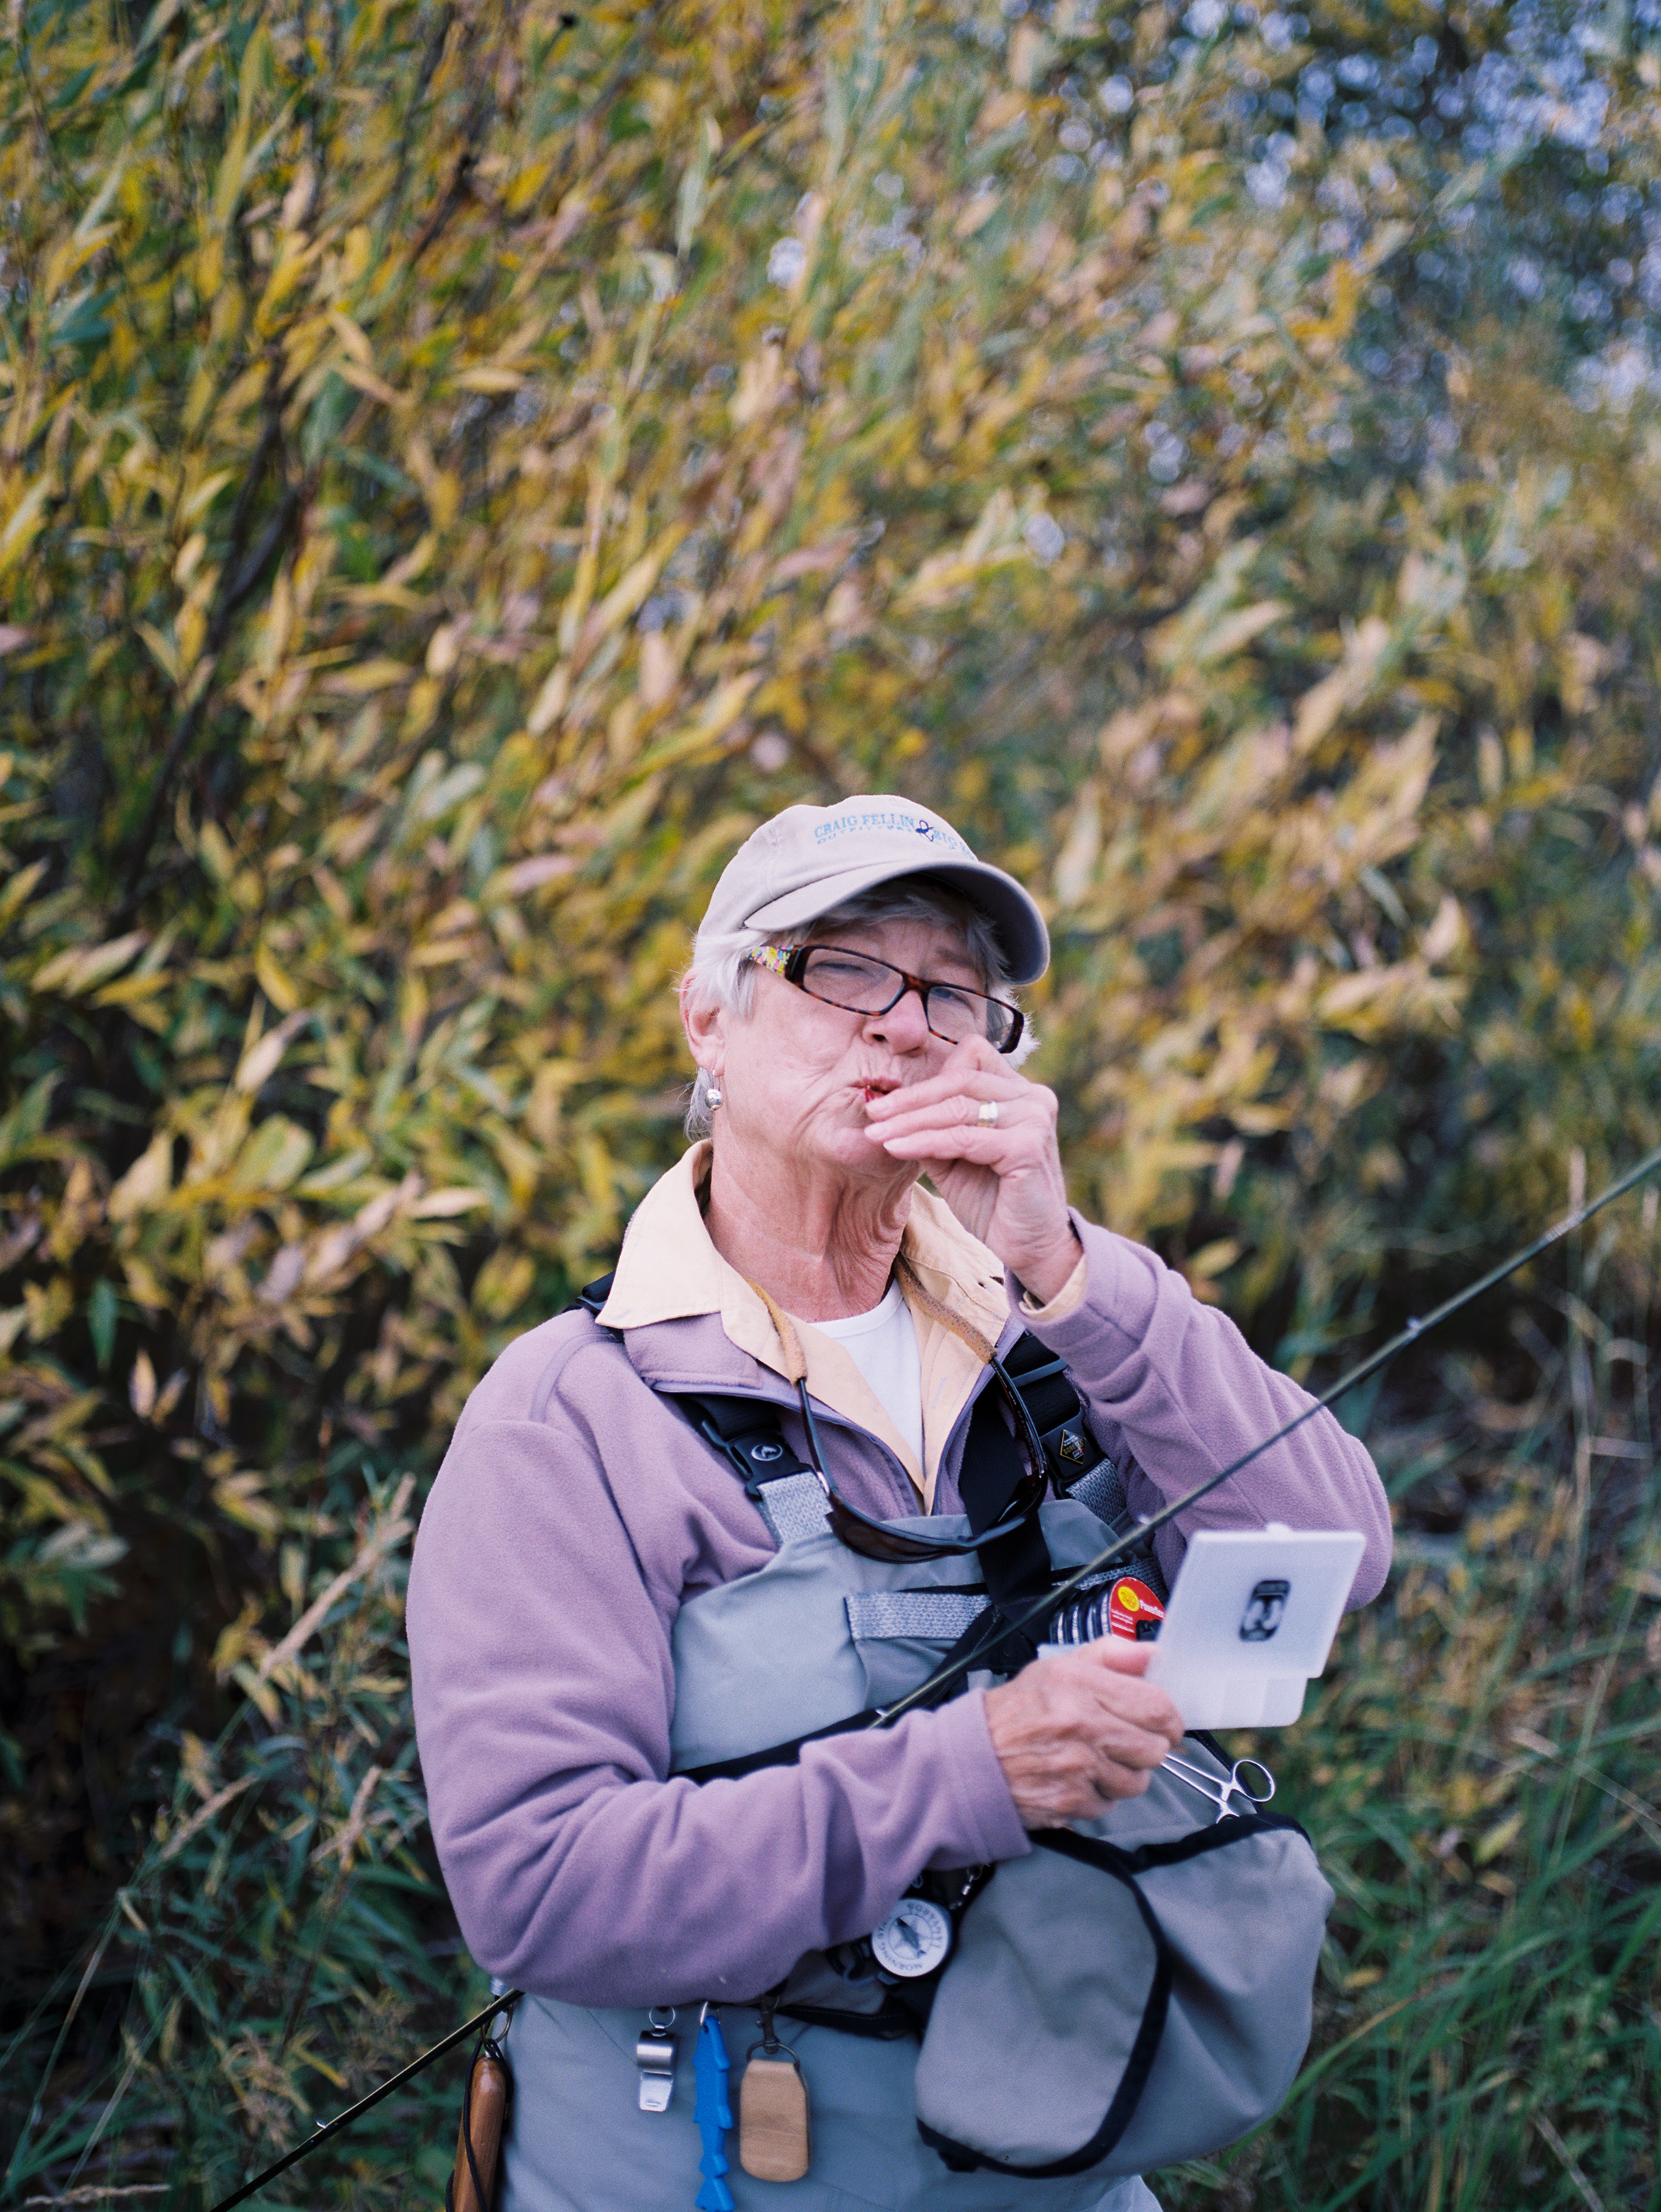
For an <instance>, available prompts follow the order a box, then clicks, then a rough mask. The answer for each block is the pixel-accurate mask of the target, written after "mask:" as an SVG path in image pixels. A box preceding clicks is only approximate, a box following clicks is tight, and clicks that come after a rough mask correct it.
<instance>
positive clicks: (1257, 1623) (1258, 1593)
mask: <svg viewBox="0 0 1661 2212" xmlns="http://www.w3.org/2000/svg"><path fill="white" fill-rule="evenodd" d="M1291 1595H1292V1584H1291V1583H1288V1582H1262V1583H1257V1584H1256V1587H1255V1588H1254V1589H1253V1590H1252V1593H1251V1595H1250V1598H1249V1599H1248V1600H1247V1601H1246V1609H1245V1614H1244V1619H1243V1620H1241V1622H1240V1641H1241V1643H1242V1644H1267V1643H1268V1641H1269V1638H1270V1637H1271V1636H1273V1635H1274V1633H1275V1630H1276V1629H1277V1628H1279V1626H1280V1625H1281V1620H1283V1619H1284V1617H1285V1614H1286V1609H1287V1598H1288V1597H1290V1596H1291Z"/></svg>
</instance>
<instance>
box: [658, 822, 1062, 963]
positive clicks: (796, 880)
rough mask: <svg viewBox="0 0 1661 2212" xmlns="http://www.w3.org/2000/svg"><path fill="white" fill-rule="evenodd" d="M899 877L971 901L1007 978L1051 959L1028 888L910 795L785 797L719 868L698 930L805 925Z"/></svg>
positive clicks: (711, 931) (717, 932)
mask: <svg viewBox="0 0 1661 2212" xmlns="http://www.w3.org/2000/svg"><path fill="white" fill-rule="evenodd" d="M897 876H932V877H934V878H936V879H937V880H938V881H940V882H941V883H944V884H950V885H951V887H952V890H955V891H958V892H959V893H960V894H961V895H962V896H964V898H966V899H967V900H969V902H970V904H971V905H973V906H977V907H978V908H980V909H981V912H982V913H983V914H984V915H986V916H987V918H988V920H989V921H990V922H991V923H992V926H993V927H994V928H995V930H996V931H997V933H998V941H999V943H1000V945H1001V946H1002V948H1003V955H1004V959H1005V962H1006V963H1007V967H1008V969H1009V979H1010V981H1012V982H1013V983H1030V982H1031V981H1032V980H1033V978H1034V977H1035V976H1038V975H1043V971H1044V969H1046V968H1047V967H1048V966H1049V965H1050V933H1049V931H1048V930H1047V929H1046V928H1045V927H1044V921H1043V915H1041V914H1040V913H1039V911H1038V909H1037V906H1036V905H1035V903H1034V902H1033V900H1032V898H1031V895H1030V894H1029V893H1028V892H1027V891H1025V890H1023V889H1022V887H1021V885H1020V884H1018V883H1017V882H1016V880H1015V878H1013V876H1007V875H1006V874H1005V873H1004V872H1003V870H1002V869H1001V868H994V867H989V866H988V865H987V863H986V862H985V861H984V860H977V859H976V858H975V855H974V854H973V853H972V852H971V851H970V848H969V847H968V845H967V844H966V843H965V842H964V840H963V839H962V838H961V837H960V836H958V833H957V831H956V830H955V829H953V828H952V824H951V823H949V822H946V821H944V820H942V819H941V817H940V816H939V815H938V814H935V813H932V812H931V811H930V810H929V809H928V807H926V806H920V805H918V804H917V802H916V799H893V798H887V797H882V796H878V797H874V798H862V799H843V800H842V801H841V802H840V804H838V805H835V806H787V807H786V808H785V810H784V811H783V813H782V814H776V815H775V816H774V817H773V819H772V820H771V821H770V822H764V823H762V825H761V827H760V829H757V830H755V831H753V832H752V833H751V836H748V837H746V838H745V841H744V842H743V844H741V845H740V846H739V849H738V851H737V852H736V853H734V854H733V857H732V859H731V860H729V861H728V862H727V866H726V867H725V868H724V869H722V871H721V881H720V882H719V883H718V884H716V885H715V893H714V896H712V897H711V899H710V901H709V912H708V913H707V914H706V915H704V917H703V922H702V924H701V925H700V927H699V930H698V935H699V936H700V937H703V936H706V935H710V936H716V935H718V936H723V937H725V936H729V935H733V934H736V933H738V932H739V931H741V930H746V929H751V930H757V931H761V932H764V933H768V934H771V933H776V932H778V931H781V930H791V929H800V928H804V927H806V925H807V923H809V922H810V921H818V917H819V916H820V915H822V914H828V913H829V912H830V910H831V908H832V907H836V906H840V905H841V904H842V903H843V900H844V899H850V898H854V897H856V896H858V894H859V893H860V892H861V891H867V890H870V889H871V888H872V886H873V884H885V883H891V882H892V881H893V879H894V878H896V877H897Z"/></svg>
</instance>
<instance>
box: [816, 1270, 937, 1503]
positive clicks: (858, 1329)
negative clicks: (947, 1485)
mask: <svg viewBox="0 0 1661 2212" xmlns="http://www.w3.org/2000/svg"><path fill="white" fill-rule="evenodd" d="M813 1326H814V1328H817V1329H819V1330H821V1331H822V1332H823V1333H824V1335H826V1336H832V1337H834V1338H835V1339H836V1340H837V1343H838V1344H839V1345H841V1346H842V1348H843V1351H844V1352H846V1353H847V1354H848V1356H849V1358H850V1359H851V1360H852V1361H853V1363H854V1364H855V1367H857V1368H858V1369H859V1370H860V1373H861V1375H862V1376H864V1377H865V1379H866V1381H867V1383H868V1384H869V1385H870V1387H871V1390H872V1393H873V1395H874V1396H875V1397H876V1398H877V1399H878V1400H879V1401H880V1403H881V1406H882V1409H883V1411H884V1413H886V1414H887V1416H888V1418H889V1419H890V1420H891V1421H892V1423H893V1424H894V1426H895V1427H896V1428H897V1430H898V1431H899V1432H900V1434H901V1435H902V1436H903V1437H904V1438H905V1441H906V1442H907V1443H909V1444H910V1447H911V1450H912V1454H913V1455H914V1456H915V1458H916V1462H917V1465H918V1466H919V1467H921V1466H922V1357H921V1355H920V1354H919V1352H918V1350H917V1325H916V1322H914V1321H913V1320H912V1318H911V1309H910V1306H909V1305H907V1304H906V1303H905V1300H904V1298H903V1297H901V1296H900V1286H899V1285H898V1284H897V1283H890V1285H888V1293H887V1296H886V1297H885V1298H884V1299H883V1302H882V1304H880V1305H879V1306H873V1307H872V1309H871V1310H870V1312H869V1313H862V1314H849V1316H848V1318H847V1319H846V1320H845V1321H816V1322H814V1324H813Z"/></svg>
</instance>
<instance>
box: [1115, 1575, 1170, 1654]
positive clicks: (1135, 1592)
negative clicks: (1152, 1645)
mask: <svg viewBox="0 0 1661 2212" xmlns="http://www.w3.org/2000/svg"><path fill="white" fill-rule="evenodd" d="M1164 1619H1165V1607H1163V1606H1162V1605H1161V1604H1160V1603H1159V1599H1158V1598H1157V1597H1155V1596H1154V1595H1153V1591H1152V1590H1151V1589H1149V1588H1148V1586H1147V1583H1145V1582H1142V1581H1141V1580H1140V1578H1139V1577H1136V1576H1135V1575H1121V1576H1120V1577H1119V1579H1118V1580H1117V1582H1116V1583H1114V1585H1113V1588H1112V1589H1111V1590H1110V1592H1109V1593H1108V1600H1107V1625H1108V1626H1109V1628H1110V1630H1111V1631H1112V1632H1113V1634H1114V1635H1115V1636H1123V1637H1125V1638H1129V1641H1130V1642H1131V1643H1133V1644H1135V1643H1141V1642H1144V1641H1146V1639H1147V1638H1148V1637H1150V1636H1152V1635H1153V1634H1154V1633H1155V1632H1156V1631H1157V1630H1158V1627H1159V1623H1160V1622H1161V1621H1162V1620H1164Z"/></svg>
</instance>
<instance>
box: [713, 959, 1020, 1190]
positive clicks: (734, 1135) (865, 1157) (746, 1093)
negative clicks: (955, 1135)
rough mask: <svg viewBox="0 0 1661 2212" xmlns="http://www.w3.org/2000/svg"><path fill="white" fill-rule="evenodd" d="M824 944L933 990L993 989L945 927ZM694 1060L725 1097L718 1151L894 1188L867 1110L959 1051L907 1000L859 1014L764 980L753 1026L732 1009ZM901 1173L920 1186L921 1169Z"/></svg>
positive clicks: (905, 1167) (918, 1002)
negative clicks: (941, 986) (778, 1159)
mask: <svg viewBox="0 0 1661 2212" xmlns="http://www.w3.org/2000/svg"><path fill="white" fill-rule="evenodd" d="M825 941H833V942H835V943H836V944H837V945H847V946H848V947H849V948H850V949H851V950H852V951H856V952H865V953H869V954H870V955H872V956H873V957H875V958H876V959H879V960H886V961H888V962H889V963H891V965H892V966H894V967H896V968H903V969H904V970H905V971H906V973H907V974H908V975H922V976H924V977H926V978H927V979H928V981H930V982H931V983H932V982H949V983H962V984H966V985H967V986H968V987H969V988H970V990H974V991H980V990H984V989H985V987H986V985H985V979H984V977H983V975H981V973H980V970H979V969H977V967H976V965H975V963H973V962H972V961H971V960H970V957H969V955H968V953H967V952H966V951H965V950H964V945H963V941H962V939H960V938H959V937H958V935H957V933H956V932H955V931H953V930H952V929H950V928H948V927H946V925H945V924H944V923H937V922H928V921H895V922H879V923H876V924H874V925H870V926H867V927H864V928H853V927H840V926H839V927H837V929H836V930H835V931H834V932H833V933H827V939H826V940H825ZM709 1021H710V1034H709V1037H708V1038H707V1040H706V1041H705V1043H704V1045H703V1048H700V1041H699V1039H698V1037H697V1035H696V1034H695V1035H694V1036H693V1045H694V1049H695V1050H697V1053H698V1058H699V1060H700V1061H701V1062H702V1063H703V1065H704V1066H708V1067H709V1068H710V1069H711V1072H712V1073H714V1074H715V1077H716V1079H717V1080H718V1081H719V1083H720V1085H721V1105H720V1107H719V1108H718V1109H716V1116H715V1126H716V1141H717V1143H718V1144H720V1145H721V1146H722V1147H723V1148H726V1147H727V1146H731V1148H732V1150H733V1153H735V1154H738V1153H745V1152H748V1153H751V1154H752V1155H759V1154H761V1153H771V1154H773V1155H775V1156H780V1155H782V1156H785V1157H787V1158H790V1159H792V1160H794V1162H795V1163H797V1164H799V1165H800V1166H802V1167H807V1166H815V1167H821V1168H829V1169H832V1170H840V1171H841V1172H842V1173H843V1174H846V1175H849V1176H858V1177H859V1178H860V1179H861V1180H868V1181H872V1182H893V1181H894V1180H895V1178H896V1163H895V1162H894V1161H893V1160H892V1159H891V1158H889V1157H888V1156H887V1155H886V1154H885V1153H884V1152H882V1151H881V1150H880V1149H879V1148H878V1147H877V1146H873V1144H872V1142H871V1140H870V1139H869V1138H868V1137H867V1135H866V1133H865V1132H866V1127H867V1116H866V1109H867V1103H868V1102H869V1101H870V1100H871V1099H872V1098H873V1097H877V1096H878V1095H879V1094H880V1093H882V1092H885V1091H894V1090H897V1089H900V1088H902V1087H904V1085H907V1084H911V1083H922V1082H923V1081H925V1080H926V1079H928V1077H929V1076H932V1075H937V1074H939V1073H940V1069H941V1068H942V1067H943V1066H944V1065H945V1063H946V1060H947V1059H948V1058H949V1057H950V1055H951V1053H952V1046H951V1045H950V1044H948V1043H947V1042H946V1041H945V1039H944V1038H941V1037H937V1036H934V1034H933V1033H932V1032H931V1030H929V1028H928V1024H927V1022H926V1021H925V1020H924V1019H923V1010H922V999H921V997H920V996H919V995H918V994H917V993H916V991H908V992H907V993H906V994H905V995H904V998H902V999H901V1000H899V1001H898V1003H897V1005H895V1006H891V1007H890V1008H889V1010H888V1012H886V1013H885V1014H858V1013H852V1012H848V1011H847V1010H846V1009H845V1008H843V1007H841V1006H825V1005H824V1003H823V1002H822V1001H821V1000H818V999H814V998H810V997H809V995H808V994H807V993H806V991H803V990H800V989H798V988H797V987H796V986H795V985H794V983H787V982H786V981H785V980H784V978H783V977H782V975H774V974H772V973H771V971H770V970H769V969H764V968H758V969H757V970H756V983H755V998H754V1001H753V1003H752V1006H751V1012H750V1013H749V1015H748V1016H747V1017H739V1016H735V1015H734V1014H733V1012H732V1011H731V1010H730V1009H728V1010H727V1011H726V1012H722V1013H721V1014H718V1015H715V1016H714V1017H711V1018H709ZM901 1172H902V1174H903V1176H904V1177H906V1178H909V1177H910V1176H912V1175H913V1174H915V1172H916V1170H915V1167H914V1166H913V1164H912V1163H910V1162H909V1161H908V1162H905V1163H904V1164H902V1168H901Z"/></svg>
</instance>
